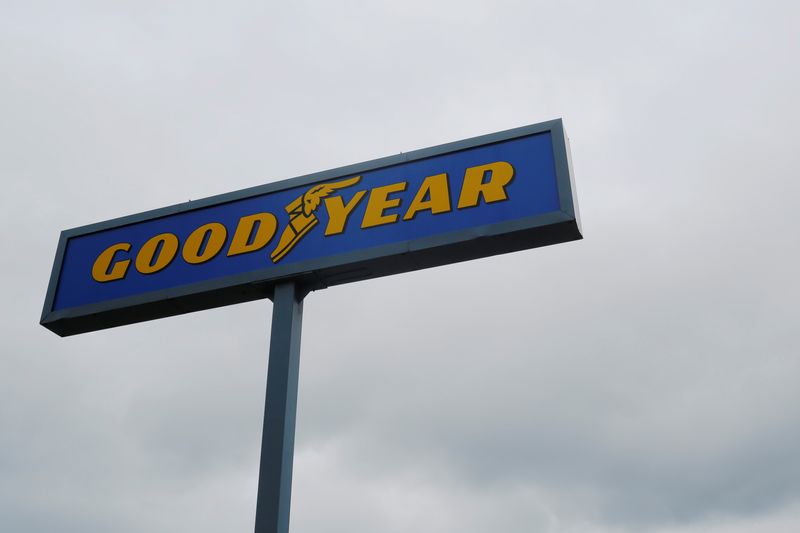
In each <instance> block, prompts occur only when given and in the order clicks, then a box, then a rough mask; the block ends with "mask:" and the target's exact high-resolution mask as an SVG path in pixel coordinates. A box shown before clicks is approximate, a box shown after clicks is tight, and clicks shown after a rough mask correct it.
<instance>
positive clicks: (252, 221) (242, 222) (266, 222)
mask: <svg viewBox="0 0 800 533" xmlns="http://www.w3.org/2000/svg"><path fill="white" fill-rule="evenodd" d="M256 225H258V227H256ZM276 229H278V219H277V218H275V215H273V214H272V213H256V214H255V215H249V216H246V217H242V218H240V219H239V225H238V226H236V232H235V233H234V234H233V239H232V240H231V247H230V248H228V257H230V256H232V255H239V254H245V253H247V252H255V251H256V250H260V249H262V248H263V247H265V246H266V245H267V243H269V241H271V240H272V237H274V236H275V230H276ZM253 230H255V235H253Z"/></svg>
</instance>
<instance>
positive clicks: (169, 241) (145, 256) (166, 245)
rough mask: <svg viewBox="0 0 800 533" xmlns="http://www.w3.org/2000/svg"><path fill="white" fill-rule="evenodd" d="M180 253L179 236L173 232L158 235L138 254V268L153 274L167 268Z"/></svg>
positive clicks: (145, 272)
mask: <svg viewBox="0 0 800 533" xmlns="http://www.w3.org/2000/svg"><path fill="white" fill-rule="evenodd" d="M177 253H178V237H176V236H175V235H173V234H172V233H162V234H160V235H156V236H155V237H153V238H152V239H150V240H149V241H147V242H146V243H144V245H143V246H142V249H141V250H139V253H138V254H136V270H138V271H139V272H141V273H142V274H153V273H154V272H158V271H159V270H163V269H164V268H166V266H167V265H168V264H170V263H171V262H172V260H173V259H175V256H176V255H177Z"/></svg>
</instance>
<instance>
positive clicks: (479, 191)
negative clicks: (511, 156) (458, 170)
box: [458, 161, 514, 209]
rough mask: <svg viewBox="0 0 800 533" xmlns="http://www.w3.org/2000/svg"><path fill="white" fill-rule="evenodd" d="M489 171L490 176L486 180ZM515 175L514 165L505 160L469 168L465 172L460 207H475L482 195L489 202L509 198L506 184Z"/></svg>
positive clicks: (459, 200) (459, 199) (459, 201)
mask: <svg viewBox="0 0 800 533" xmlns="http://www.w3.org/2000/svg"><path fill="white" fill-rule="evenodd" d="M487 173H488V174H489V178H488V179H487V180H485V181H484V178H485V177H486V174H487ZM513 177H514V167H512V166H511V164H510V163H506V162H505V161H497V162H496V163H489V164H488V165H480V166H477V167H470V168H468V169H467V171H466V172H465V174H464V184H463V185H462V187H461V196H460V197H459V198H458V208H459V209H463V208H465V207H475V206H476V205H478V201H479V199H480V196H481V195H483V200H484V201H485V202H486V203H487V204H491V203H493V202H500V201H502V200H508V194H506V185H508V184H509V183H510V182H511V179H512V178H513Z"/></svg>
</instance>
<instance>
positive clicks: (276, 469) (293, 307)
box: [255, 281, 305, 533]
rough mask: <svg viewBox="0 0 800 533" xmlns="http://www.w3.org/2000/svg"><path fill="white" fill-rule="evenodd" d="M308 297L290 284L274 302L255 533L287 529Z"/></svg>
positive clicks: (277, 292)
mask: <svg viewBox="0 0 800 533" xmlns="http://www.w3.org/2000/svg"><path fill="white" fill-rule="evenodd" d="M304 296H305V293H303V292H301V289H300V288H299V286H298V284H297V283H296V282H292V281H289V282H285V283H280V284H278V285H276V286H275V293H274V295H273V298H272V302H273V305H272V333H271V336H270V343H269V366H268V369H267V397H266V403H265V405H264V427H263V429H262V436H261V466H260V468H259V472H258V500H257V502H256V524H255V533H288V531H289V506H290V503H291V495H292V461H293V455H294V429H295V417H296V413H297V382H298V373H299V370H300V330H301V326H302V321H303V297H304Z"/></svg>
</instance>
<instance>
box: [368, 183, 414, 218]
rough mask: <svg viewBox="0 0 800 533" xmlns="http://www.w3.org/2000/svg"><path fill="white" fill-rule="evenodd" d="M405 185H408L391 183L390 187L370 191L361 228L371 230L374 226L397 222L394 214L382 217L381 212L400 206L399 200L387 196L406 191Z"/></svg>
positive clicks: (385, 186)
mask: <svg viewBox="0 0 800 533" xmlns="http://www.w3.org/2000/svg"><path fill="white" fill-rule="evenodd" d="M407 185H408V183H406V182H405V181H401V182H400V183H392V184H391V185H384V186H383V187H376V188H374V189H372V191H370V193H369V200H368V201H367V210H366V212H365V213H364V220H362V221H361V228H362V229H363V228H372V227H374V226H382V225H383V224H391V223H393V222H397V217H398V215H397V214H396V213H394V214H391V215H384V214H383V212H384V211H385V210H387V209H390V208H392V207H397V206H398V205H400V199H399V198H392V199H389V195H390V194H392V193H395V192H400V191H404V190H406V186H407Z"/></svg>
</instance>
